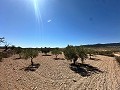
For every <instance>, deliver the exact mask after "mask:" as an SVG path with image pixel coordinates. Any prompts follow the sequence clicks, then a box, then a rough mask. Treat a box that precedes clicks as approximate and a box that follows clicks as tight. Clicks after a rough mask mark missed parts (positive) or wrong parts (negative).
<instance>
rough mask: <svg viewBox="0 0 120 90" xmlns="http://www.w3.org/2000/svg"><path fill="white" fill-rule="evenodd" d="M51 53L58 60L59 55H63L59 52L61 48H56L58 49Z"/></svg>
mask: <svg viewBox="0 0 120 90" xmlns="http://www.w3.org/2000/svg"><path fill="white" fill-rule="evenodd" d="M51 53H52V54H53V55H55V56H56V59H57V56H58V55H59V54H62V52H61V51H60V50H59V48H56V49H54V50H52V52H51Z"/></svg>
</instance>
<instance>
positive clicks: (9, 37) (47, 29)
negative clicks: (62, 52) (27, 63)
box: [0, 0, 120, 47]
mask: <svg viewBox="0 0 120 90" xmlns="http://www.w3.org/2000/svg"><path fill="white" fill-rule="evenodd" d="M0 37H5V39H6V41H7V42H8V43H10V44H13V45H16V46H22V47H45V46H46V47H65V46H67V45H68V44H71V45H82V44H94V43H112V42H120V0H0Z"/></svg>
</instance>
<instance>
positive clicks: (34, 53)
mask: <svg viewBox="0 0 120 90" xmlns="http://www.w3.org/2000/svg"><path fill="white" fill-rule="evenodd" d="M37 56H38V51H37V50H32V49H26V50H24V52H23V58H25V59H29V58H30V59H31V65H32V66H33V58H35V57H37Z"/></svg>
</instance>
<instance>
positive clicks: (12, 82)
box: [0, 55, 120, 90]
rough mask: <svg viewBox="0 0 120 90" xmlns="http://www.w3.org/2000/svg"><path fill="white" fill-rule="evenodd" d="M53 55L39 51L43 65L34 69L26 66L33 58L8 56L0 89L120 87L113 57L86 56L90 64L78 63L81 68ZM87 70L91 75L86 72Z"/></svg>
mask: <svg viewBox="0 0 120 90" xmlns="http://www.w3.org/2000/svg"><path fill="white" fill-rule="evenodd" d="M53 57H54V56H42V55H39V56H38V57H37V58H36V59H34V62H35V63H40V67H39V68H38V69H37V70H36V71H34V72H26V71H24V70H23V69H22V68H24V67H26V66H28V65H29V64H30V61H29V60H23V59H19V60H13V59H14V57H11V58H7V59H4V60H3V62H0V90H120V67H119V66H118V64H117V62H116V61H115V60H114V58H112V57H106V56H96V58H97V60H86V61H85V63H86V64H85V65H86V66H85V67H81V68H79V67H77V69H78V71H77V72H76V71H75V69H76V67H75V66H71V67H73V69H70V65H69V64H70V62H68V61H67V60H53ZM60 57H62V58H63V56H60ZM89 69H90V70H89ZM91 69H92V70H91ZM86 70H88V71H87V72H88V73H90V75H89V76H82V74H81V73H83V72H84V73H85V72H86ZM87 72H86V73H87Z"/></svg>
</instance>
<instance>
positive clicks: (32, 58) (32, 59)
mask: <svg viewBox="0 0 120 90" xmlns="http://www.w3.org/2000/svg"><path fill="white" fill-rule="evenodd" d="M31 65H32V66H33V65H34V63H33V58H31Z"/></svg>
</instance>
